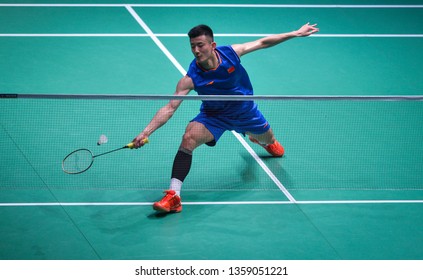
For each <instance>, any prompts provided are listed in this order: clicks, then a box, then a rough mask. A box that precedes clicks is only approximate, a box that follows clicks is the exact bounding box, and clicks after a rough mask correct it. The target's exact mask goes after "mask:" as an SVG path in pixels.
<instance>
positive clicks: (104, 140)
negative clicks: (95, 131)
mask: <svg viewBox="0 0 423 280" xmlns="http://www.w3.org/2000/svg"><path fill="white" fill-rule="evenodd" d="M106 143H107V136H106V135H104V134H102V135H100V138H99V139H98V141H97V145H101V144H106Z"/></svg>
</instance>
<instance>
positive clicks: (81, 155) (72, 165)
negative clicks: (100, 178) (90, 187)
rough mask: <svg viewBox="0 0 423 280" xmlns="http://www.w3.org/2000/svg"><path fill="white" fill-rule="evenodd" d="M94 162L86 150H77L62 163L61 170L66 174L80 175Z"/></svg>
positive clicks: (92, 156) (91, 154)
mask: <svg viewBox="0 0 423 280" xmlns="http://www.w3.org/2000/svg"><path fill="white" fill-rule="evenodd" d="M93 162H94V155H93V153H92V152H91V151H90V150H88V149H78V150H75V151H73V152H71V153H70V154H68V155H67V156H66V157H65V158H64V159H63V161H62V170H63V171H64V172H65V173H67V174H80V173H82V172H85V171H87V170H88V169H89V168H90V167H91V166H92V165H93Z"/></svg>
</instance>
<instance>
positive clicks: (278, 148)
mask: <svg viewBox="0 0 423 280" xmlns="http://www.w3.org/2000/svg"><path fill="white" fill-rule="evenodd" d="M249 138H250V141H251V142H253V143H256V144H258V145H260V146H262V147H263V148H264V149H265V150H266V151H267V152H268V153H269V154H271V155H272V156H274V157H281V156H283V154H284V153H285V149H284V148H283V146H282V145H281V144H280V143H279V142H278V141H276V140H275V142H274V143H273V144H267V145H265V144H261V143H260V142H259V141H257V140H256V139H254V138H252V137H251V136H249Z"/></svg>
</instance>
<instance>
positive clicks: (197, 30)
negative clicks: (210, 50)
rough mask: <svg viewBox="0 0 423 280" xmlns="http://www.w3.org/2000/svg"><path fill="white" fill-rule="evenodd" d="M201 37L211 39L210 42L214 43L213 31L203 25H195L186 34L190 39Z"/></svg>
mask: <svg viewBox="0 0 423 280" xmlns="http://www.w3.org/2000/svg"><path fill="white" fill-rule="evenodd" d="M201 35H206V36H208V37H211V38H212V41H214V36H213V30H212V29H211V28H210V27H208V26H207V25H205V24H200V25H197V26H195V27H193V28H192V29H191V30H190V31H189V32H188V36H189V38H190V39H192V38H196V37H198V36H201Z"/></svg>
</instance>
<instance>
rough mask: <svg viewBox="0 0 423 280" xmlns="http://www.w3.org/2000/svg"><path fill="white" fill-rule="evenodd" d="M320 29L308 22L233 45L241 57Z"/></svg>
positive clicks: (308, 34)
mask: <svg viewBox="0 0 423 280" xmlns="http://www.w3.org/2000/svg"><path fill="white" fill-rule="evenodd" d="M318 31H319V28H317V24H309V23H307V24H304V25H303V26H301V28H300V29H298V30H296V31H292V32H287V33H281V34H275V35H270V36H267V37H264V38H261V39H258V40H256V41H252V42H247V43H243V44H234V45H232V48H233V49H234V50H235V52H236V53H237V54H238V56H239V57H241V56H243V55H245V54H247V53H250V52H253V51H256V50H260V49H264V48H270V47H273V46H275V45H278V44H280V43H282V42H285V41H287V40H289V39H292V38H296V37H306V36H310V35H311V34H313V33H316V32H318Z"/></svg>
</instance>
